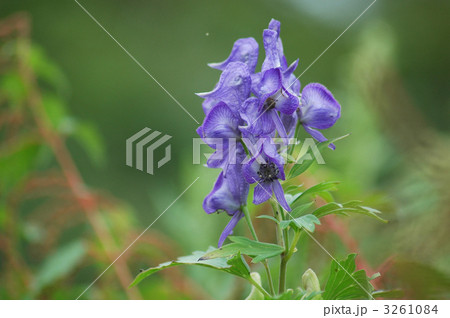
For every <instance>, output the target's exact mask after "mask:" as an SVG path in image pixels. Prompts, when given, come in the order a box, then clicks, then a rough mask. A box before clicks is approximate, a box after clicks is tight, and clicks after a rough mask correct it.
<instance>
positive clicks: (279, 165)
mask: <svg viewBox="0 0 450 318" xmlns="http://www.w3.org/2000/svg"><path fill="white" fill-rule="evenodd" d="M283 165H284V161H283V158H282V157H281V156H280V155H279V154H278V153H277V149H276V146H275V145H274V144H271V143H270V140H267V142H264V144H263V145H262V147H261V148H260V150H259V151H258V153H257V154H256V155H255V156H254V157H252V158H251V159H250V161H249V162H248V163H246V164H244V167H243V169H242V170H243V173H244V178H245V180H246V181H247V182H248V183H250V184H252V183H257V185H256V186H255V190H254V194H253V203H254V204H261V203H263V202H265V201H267V200H269V199H270V198H271V197H272V193H274V194H275V197H276V199H277V201H278V202H279V203H280V205H281V206H282V207H283V208H284V209H285V210H286V211H291V208H290V207H289V205H288V203H287V202H286V199H285V197H284V192H283V188H282V187H281V184H280V181H279V180H280V179H281V180H284V179H285V176H284V170H283Z"/></svg>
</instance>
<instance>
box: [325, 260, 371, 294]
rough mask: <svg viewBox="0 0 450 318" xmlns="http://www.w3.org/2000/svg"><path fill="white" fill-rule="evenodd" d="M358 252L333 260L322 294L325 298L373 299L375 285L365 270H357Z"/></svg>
mask: <svg viewBox="0 0 450 318" xmlns="http://www.w3.org/2000/svg"><path fill="white" fill-rule="evenodd" d="M355 258H356V254H350V255H348V257H347V259H345V260H343V261H339V263H338V262H337V261H334V260H333V262H332V264H331V270H330V275H329V278H328V281H327V284H326V286H325V291H324V293H323V294H322V296H323V299H325V300H350V299H372V292H373V286H372V285H371V284H370V282H369V277H367V275H366V272H365V271H364V270H358V271H355V270H356V264H355Z"/></svg>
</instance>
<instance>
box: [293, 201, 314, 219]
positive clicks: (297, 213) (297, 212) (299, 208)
mask: <svg viewBox="0 0 450 318" xmlns="http://www.w3.org/2000/svg"><path fill="white" fill-rule="evenodd" d="M313 205H314V202H308V203H305V204H302V205H299V206H296V207H295V208H294V209H292V211H291V212H290V213H289V214H290V215H291V216H292V217H293V218H294V219H295V218H298V217H299V216H301V215H303V214H304V213H305V212H306V211H307V210H308V209H309V208H310V207H312V206H313Z"/></svg>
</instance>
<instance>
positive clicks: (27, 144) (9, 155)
mask: <svg viewBox="0 0 450 318" xmlns="http://www.w3.org/2000/svg"><path fill="white" fill-rule="evenodd" d="M40 149H41V146H40V145H39V144H38V143H37V142H35V141H33V140H22V141H18V142H17V143H15V144H14V145H12V147H8V148H5V150H6V151H5V152H2V153H1V154H0V192H2V193H3V194H6V193H7V192H9V191H10V190H12V189H13V188H14V187H15V186H16V185H17V184H19V183H20V182H22V181H23V180H24V179H25V178H26V177H27V176H28V174H29V173H30V171H31V170H33V169H34V168H35V166H36V161H37V158H38V154H39V150H40Z"/></svg>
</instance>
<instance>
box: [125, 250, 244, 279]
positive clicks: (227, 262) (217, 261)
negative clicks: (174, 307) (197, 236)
mask: <svg viewBox="0 0 450 318" xmlns="http://www.w3.org/2000/svg"><path fill="white" fill-rule="evenodd" d="M215 250H217V249H216V248H214V247H209V248H208V250H207V251H206V252H202V251H195V252H194V253H192V254H191V255H188V256H182V257H179V258H178V259H177V260H176V261H170V262H166V263H162V264H159V265H158V266H156V267H151V268H149V269H147V270H145V271H143V272H142V273H140V274H139V275H138V276H136V278H135V279H134V281H133V282H132V283H131V285H130V287H133V286H136V285H137V284H139V283H140V282H141V281H142V280H143V279H144V278H146V277H148V276H150V275H151V274H153V273H156V272H158V271H160V270H162V269H165V268H169V267H173V266H178V265H198V266H204V267H209V268H213V269H217V270H220V271H223V272H226V273H229V274H233V275H236V276H239V277H242V278H245V279H248V278H249V277H250V269H249V267H248V265H247V263H246V262H245V260H244V259H243V257H242V256H241V255H240V254H239V253H237V254H236V255H234V256H233V257H231V258H229V259H227V258H223V257H222V258H214V259H201V258H202V256H204V255H205V253H206V254H208V253H211V252H213V251H215Z"/></svg>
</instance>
